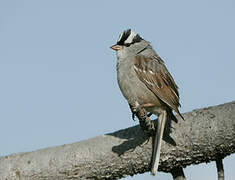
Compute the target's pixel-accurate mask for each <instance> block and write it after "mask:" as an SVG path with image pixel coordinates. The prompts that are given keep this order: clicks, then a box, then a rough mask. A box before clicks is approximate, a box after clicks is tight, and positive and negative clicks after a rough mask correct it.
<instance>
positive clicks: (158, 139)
mask: <svg viewBox="0 0 235 180" xmlns="http://www.w3.org/2000/svg"><path fill="white" fill-rule="evenodd" d="M166 119H167V112H166V111H164V112H163V113H162V114H160V115H159V118H158V126H157V133H156V136H155V141H154V149H153V156H152V157H153V159H152V169H151V173H152V174H153V175H155V174H156V173H157V170H158V165H159V159H160V150H161V143H162V136H163V132H164V128H165V124H166Z"/></svg>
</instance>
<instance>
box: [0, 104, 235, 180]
mask: <svg viewBox="0 0 235 180" xmlns="http://www.w3.org/2000/svg"><path fill="white" fill-rule="evenodd" d="M184 117H185V121H182V120H179V123H178V124H176V123H175V122H172V123H171V124H170V122H169V126H168V127H171V128H168V132H167V131H166V133H165V134H164V138H163V140H164V141H163V144H162V152H161V160H160V166H159V170H160V171H164V172H172V171H173V170H174V168H177V167H186V166H187V165H190V164H198V163H203V162H209V161H215V160H216V159H217V157H222V158H223V157H225V156H228V155H230V154H232V153H234V152H235V102H231V103H227V104H223V105H219V106H214V107H209V108H204V109H199V110H194V111H192V112H189V113H186V114H184ZM110 121H111V120H110ZM127 121H128V118H127ZM147 139H148V137H147V136H146V135H145V133H143V132H142V130H141V129H140V126H135V127H131V128H128V129H124V130H120V131H117V132H114V133H110V134H106V135H102V136H98V137H95V138H92V139H89V140H86V141H81V142H77V143H74V144H68V145H63V146H58V147H51V148H47V149H42V150H37V151H34V152H27V153H17V154H13V155H9V156H4V157H1V158H0V179H3V180H6V179H7V180H19V179H21V180H62V179H63V180H66V179H117V178H121V177H124V176H127V175H134V174H137V173H144V172H146V171H149V170H150V162H151V154H152V143H146V140H147ZM150 142H151V141H150Z"/></svg>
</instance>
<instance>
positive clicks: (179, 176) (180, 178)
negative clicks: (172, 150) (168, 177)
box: [171, 167, 186, 180]
mask: <svg viewBox="0 0 235 180" xmlns="http://www.w3.org/2000/svg"><path fill="white" fill-rule="evenodd" d="M171 174H172V176H173V179H174V180H186V178H185V176H184V171H183V168H182V167H176V168H173V169H172V170H171Z"/></svg>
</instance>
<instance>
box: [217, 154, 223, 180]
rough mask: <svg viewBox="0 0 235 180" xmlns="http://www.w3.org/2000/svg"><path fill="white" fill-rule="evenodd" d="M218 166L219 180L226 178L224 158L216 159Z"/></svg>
mask: <svg viewBox="0 0 235 180" xmlns="http://www.w3.org/2000/svg"><path fill="white" fill-rule="evenodd" d="M216 168H217V173H218V180H224V167H223V159H222V158H218V159H216Z"/></svg>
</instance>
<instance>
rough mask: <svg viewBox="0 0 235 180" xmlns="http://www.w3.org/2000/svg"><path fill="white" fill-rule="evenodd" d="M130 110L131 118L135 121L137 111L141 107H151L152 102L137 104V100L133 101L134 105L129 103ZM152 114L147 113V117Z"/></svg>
mask: <svg viewBox="0 0 235 180" xmlns="http://www.w3.org/2000/svg"><path fill="white" fill-rule="evenodd" d="M129 106H130V109H131V112H132V119H133V120H134V121H135V116H136V115H137V112H138V111H139V110H140V109H142V108H149V107H153V106H154V104H152V103H146V104H141V105H139V104H138V103H137V102H136V103H135V105H133V104H129ZM151 115H152V113H149V114H148V117H150V116H151Z"/></svg>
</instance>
